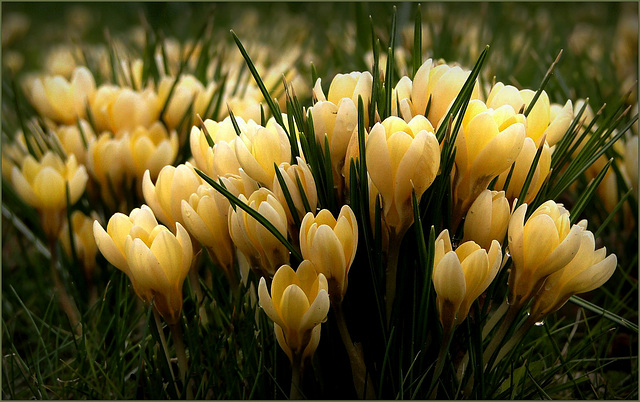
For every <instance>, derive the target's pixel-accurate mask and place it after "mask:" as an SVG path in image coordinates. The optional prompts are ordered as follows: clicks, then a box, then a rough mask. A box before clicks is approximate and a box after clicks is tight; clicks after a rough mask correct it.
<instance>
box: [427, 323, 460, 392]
mask: <svg viewBox="0 0 640 402" xmlns="http://www.w3.org/2000/svg"><path fill="white" fill-rule="evenodd" d="M454 329H455V323H454V322H452V323H451V325H446V326H445V327H443V329H442V345H441V346H440V352H439V353H438V359H437V362H438V363H437V364H436V371H435V372H434V373H433V377H432V378H431V386H429V392H428V393H427V394H428V395H429V399H436V395H437V393H438V387H437V385H438V378H440V374H442V369H444V363H445V361H446V360H447V353H448V352H449V346H451V341H452V340H453V332H454Z"/></svg>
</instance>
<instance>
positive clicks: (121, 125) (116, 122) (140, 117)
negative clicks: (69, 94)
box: [91, 85, 160, 136]
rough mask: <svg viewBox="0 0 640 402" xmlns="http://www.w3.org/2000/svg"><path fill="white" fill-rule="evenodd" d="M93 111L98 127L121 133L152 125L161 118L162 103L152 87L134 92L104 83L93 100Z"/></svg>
mask: <svg viewBox="0 0 640 402" xmlns="http://www.w3.org/2000/svg"><path fill="white" fill-rule="evenodd" d="M91 112H92V114H93V117H94V119H95V123H96V126H97V129H98V130H109V131H111V132H113V133H114V134H116V136H117V135H118V134H119V133H120V132H121V131H129V132H130V131H132V130H134V129H136V128H137V127H138V126H143V127H150V126H151V124H152V123H154V122H155V121H157V120H158V117H159V114H160V105H159V104H158V96H157V95H156V93H155V92H154V91H153V90H151V89H150V88H148V89H146V90H144V91H133V90H132V89H129V88H120V87H115V86H112V85H103V86H101V87H100V88H98V90H97V92H96V94H95V96H94V97H93V100H92V101H91Z"/></svg>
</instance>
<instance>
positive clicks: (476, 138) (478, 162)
mask: <svg viewBox="0 0 640 402" xmlns="http://www.w3.org/2000/svg"><path fill="white" fill-rule="evenodd" d="M524 122H525V118H524V116H523V115H521V114H516V112H515V110H514V109H513V108H512V107H511V106H509V105H504V106H501V107H499V108H498V109H495V110H494V109H489V108H487V106H486V105H485V104H484V103H483V102H482V101H480V100H472V101H471V102H469V105H468V107H467V111H466V113H465V115H464V118H463V119H462V127H461V130H460V131H459V132H458V136H457V138H456V161H455V165H456V171H455V175H454V178H453V186H452V187H453V200H454V208H453V215H454V221H457V222H459V220H460V219H461V218H462V216H463V215H464V213H465V212H466V211H467V210H468V208H469V206H470V205H471V203H472V202H473V201H474V200H475V199H476V197H477V196H478V195H479V194H480V193H481V192H482V191H483V190H485V189H486V188H487V186H488V185H489V182H490V181H491V180H492V179H493V178H494V177H495V176H497V175H499V174H500V173H502V172H503V171H505V170H507V169H508V168H509V167H510V166H511V164H512V163H513V162H514V161H515V160H516V158H517V156H518V154H519V153H520V150H521V149H522V144H523V142H524V138H525V125H524ZM456 225H457V223H455V224H454V226H456Z"/></svg>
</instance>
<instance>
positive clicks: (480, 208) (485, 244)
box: [462, 190, 511, 250]
mask: <svg viewBox="0 0 640 402" xmlns="http://www.w3.org/2000/svg"><path fill="white" fill-rule="evenodd" d="M510 217H511V211H510V208H509V201H508V200H507V199H506V198H505V196H504V191H491V190H484V191H483V192H482V193H480V195H479V196H478V198H476V200H475V201H474V202H473V204H471V207H470V208H469V212H467V216H466V218H465V220H464V237H463V238H462V241H463V242H466V241H470V240H472V241H474V242H476V243H477V244H478V245H480V247H482V248H483V249H485V250H488V249H489V248H490V247H491V243H492V241H493V240H497V241H498V242H499V243H502V241H503V240H504V237H505V235H506V234H507V226H508V225H509V218H510Z"/></svg>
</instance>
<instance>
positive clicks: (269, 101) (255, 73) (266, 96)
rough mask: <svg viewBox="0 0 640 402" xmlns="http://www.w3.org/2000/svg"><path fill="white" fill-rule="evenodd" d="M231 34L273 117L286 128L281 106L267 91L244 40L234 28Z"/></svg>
mask: <svg viewBox="0 0 640 402" xmlns="http://www.w3.org/2000/svg"><path fill="white" fill-rule="evenodd" d="M231 36H232V37H233V40H234V41H235V42H236V45H237V46H238V49H240V53H242V57H244V60H245V61H246V62H247V67H249V71H251V75H252V76H253V78H254V80H255V81H256V84H257V85H258V88H260V92H261V93H262V96H263V97H264V99H265V101H266V102H267V105H269V109H271V114H273V117H274V118H275V119H276V122H277V123H278V124H280V125H281V126H282V128H285V125H284V121H283V120H282V113H280V108H279V107H278V105H277V104H276V103H275V102H274V100H273V98H272V97H271V95H270V94H269V91H267V88H266V87H265V86H264V82H263V81H262V78H260V74H258V70H257V69H256V66H255V65H254V64H253V61H252V60H251V57H249V54H248V53H247V51H246V50H245V48H244V46H242V42H240V39H239V38H238V36H237V35H236V33H235V32H233V30H231ZM285 130H286V128H285ZM287 134H288V133H287Z"/></svg>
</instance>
